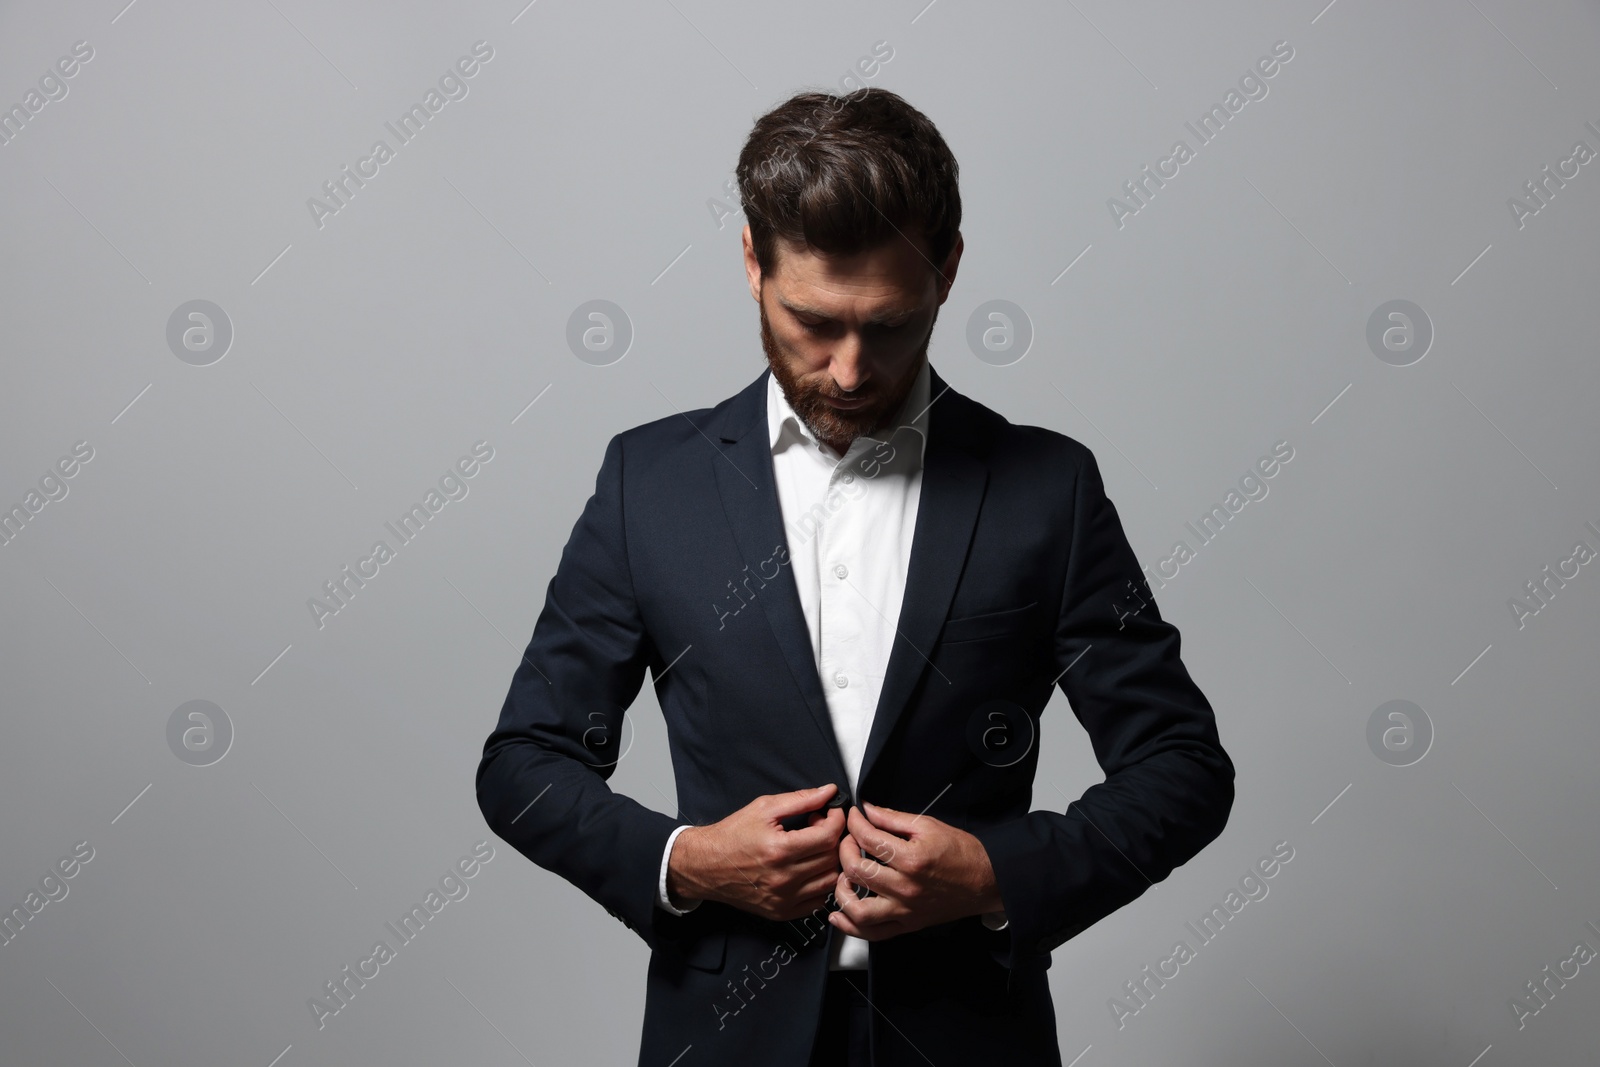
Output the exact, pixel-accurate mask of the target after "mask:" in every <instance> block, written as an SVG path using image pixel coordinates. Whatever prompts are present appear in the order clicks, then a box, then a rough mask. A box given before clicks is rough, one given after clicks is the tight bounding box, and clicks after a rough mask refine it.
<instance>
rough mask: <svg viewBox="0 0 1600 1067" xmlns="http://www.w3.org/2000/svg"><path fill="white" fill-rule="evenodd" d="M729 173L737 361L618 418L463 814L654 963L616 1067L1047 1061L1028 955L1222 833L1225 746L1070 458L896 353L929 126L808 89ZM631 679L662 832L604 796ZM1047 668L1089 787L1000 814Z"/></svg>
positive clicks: (949, 227)
mask: <svg viewBox="0 0 1600 1067" xmlns="http://www.w3.org/2000/svg"><path fill="white" fill-rule="evenodd" d="M738 175H739V183H740V193H741V197H742V199H743V201H744V209H745V214H746V217H747V219H748V225H747V226H746V227H745V231H744V258H745V268H746V273H747V275H748V278H749V283H750V291H751V295H752V296H753V297H754V298H755V300H756V302H757V305H758V308H759V315H760V322H761V341H762V347H763V348H764V349H765V351H766V356H767V362H768V369H767V371H765V372H763V373H762V375H761V376H760V377H759V378H757V379H756V380H755V381H754V382H752V383H751V384H750V385H749V386H747V387H746V388H745V389H743V390H742V391H741V392H739V393H738V394H737V395H735V396H733V397H731V398H729V399H728V400H725V401H723V402H722V403H721V404H718V405H717V406H716V407H714V408H710V409H700V410H697V411H691V412H688V413H686V414H683V415H673V416H670V417H668V418H664V419H661V420H658V421H656V422H651V423H648V424H646V425H643V426H639V427H635V428H633V429H631V430H628V431H626V432H624V433H621V434H618V435H617V436H615V437H613V438H612V439H611V441H610V444H609V445H608V446H607V448H606V453H605V458H604V460H603V462H602V464H601V469H600V474H599V477H598V479H597V481H596V485H595V492H594V495H593V496H592V497H591V498H590V499H589V501H588V504H587V505H586V506H585V508H584V511H583V514H582V516H581V517H580V518H579V520H578V523H577V525H576V527H575V529H574V530H573V534H572V537H571V539H570V540H569V541H568V543H567V546H566V549H565V551H564V552H563V555H562V558H561V563H560V566H559V568H558V570H557V573H556V575H555V577H554V579H552V581H551V583H550V586H549V589H548V592H547V595H546V600H545V606H544V610H543V611H542V612H541V614H540V616H539V619H538V622H537V624H536V625H535V627H534V632H533V638H532V640H531V641H530V642H529V644H528V648H527V651H526V653H525V655H524V656H523V659H522V662H521V664H520V665H519V666H518V668H517V670H516V674H515V675H514V677H513V679H512V683H511V689H510V692H509V694H508V695H507V697H506V701H505V705H504V707H503V708H502V710H501V715H500V721H499V724H498V726H497V727H496V729H495V730H494V732H493V733H491V734H490V735H489V738H488V741H487V743H486V744H485V746H484V754H483V760H482V763H481V764H480V766H479V768H478V776H477V790H478V800H479V804H480V806H481V808H482V810H483V813H484V816H485V818H486V819H487V820H488V822H489V825H490V826H491V827H492V828H493V830H494V831H495V833H497V834H499V835H500V836H501V837H502V838H504V839H505V840H506V841H507V842H508V843H510V844H511V845H512V846H514V847H515V848H517V849H518V850H519V851H521V852H522V853H523V854H524V855H526V856H527V857H528V858H530V859H531V860H533V861H534V862H535V863H537V864H539V865H540V866H541V867H544V868H546V869H549V870H552V871H554V872H556V873H558V874H560V875H561V876H562V877H564V878H566V879H567V880H569V881H571V882H572V883H573V884H574V885H576V886H577V887H578V888H580V889H581V890H583V891H584V892H585V893H587V894H589V895H590V896H591V897H593V898H594V899H595V900H597V901H599V902H600V903H601V904H602V905H604V906H605V907H606V909H607V910H608V911H609V912H610V913H611V914H612V915H614V916H616V917H617V918H618V919H620V920H621V921H622V922H623V923H625V924H626V925H627V926H628V928H629V929H632V930H633V931H634V932H636V933H637V934H639V936H640V937H641V938H643V939H644V940H645V942H646V943H647V944H648V945H649V946H650V948H651V950H652V953H651V960H650V966H649V973H648V982H647V997H646V1003H645V1019H644V1033H643V1040H642V1043H641V1050H640V1055H639V1061H638V1062H639V1063H640V1064H641V1065H642V1067H643V1065H652V1067H655V1065H659V1067H666V1065H668V1064H674V1065H678V1067H691V1065H713V1064H767V1065H783V1067H805V1065H806V1064H809V1063H816V1064H821V1063H829V1064H867V1063H871V1064H875V1065H877V1067H887V1065H899V1064H919V1065H921V1064H927V1063H934V1064H941V1065H943V1064H951V1065H954V1064H980V1063H981V1064H989V1063H997V1064H1007V1065H1034V1064H1040V1065H1043V1064H1051V1065H1059V1064H1060V1062H1061V1059H1060V1053H1059V1051H1058V1049H1057V1043H1056V1033H1055V1012H1054V1008H1053V1006H1052V1003H1051V998H1050V989H1049V982H1048V976H1047V974H1046V971H1047V969H1048V968H1049V967H1050V964H1051V958H1050V952H1051V950H1053V949H1054V948H1056V947H1057V946H1059V945H1061V944H1062V943H1063V942H1065V941H1067V940H1068V939H1070V938H1071V937H1073V936H1075V935H1076V934H1078V933H1080V932H1081V931H1083V930H1084V929H1086V928H1087V927H1088V926H1090V925H1091V924H1093V923H1095V922H1096V921H1098V920H1099V919H1101V918H1103V917H1105V916H1106V915H1108V914H1110V913H1111V912H1113V911H1115V910H1116V909H1117V908H1119V907H1121V906H1122V905H1124V904H1126V903H1128V902H1129V901H1131V900H1133V899H1134V898H1135V897H1137V896H1139V894H1140V893H1142V892H1143V891H1144V890H1145V889H1146V888H1148V887H1149V886H1150V885H1152V884H1153V883H1154V882H1156V881H1159V880H1160V879H1162V878H1165V877H1166V876H1167V875H1168V874H1169V873H1170V872H1171V871H1172V869H1173V868H1175V867H1176V866H1178V865H1179V864H1182V863H1184V862H1186V861H1187V860H1188V859H1189V858H1190V857H1192V856H1193V855H1195V854H1196V853H1197V852H1198V851H1199V850H1200V849H1201V848H1203V847H1204V846H1205V845H1206V844H1207V843H1209V842H1210V841H1211V840H1213V839H1214V838H1215V837H1216V836H1217V835H1218V834H1219V833H1220V832H1221V831H1222V828H1223V826H1224V825H1225V823H1226V821H1227V816H1228V813H1229V810H1230V808H1231V806H1232V802H1233V774H1234V768H1233V764H1232V762H1231V761H1230V760H1229V758H1228V756H1227V754H1226V753H1225V752H1224V751H1223V749H1222V746H1221V744H1220V742H1219V739H1218V735H1217V730H1216V722H1215V717H1214V715H1213V712H1212V709H1211V707H1210V705H1209V704H1208V703H1207V701H1206V699H1205V697H1204V696H1203V695H1202V694H1201V692H1200V691H1199V689H1198V688H1197V687H1196V686H1195V684H1194V682H1193V681H1192V680H1191V679H1190V677H1189V675H1188V672H1187V671H1186V670H1185V668H1184V667H1183V664H1182V662H1181V661H1180V659H1179V656H1178V649H1179V634H1178V632H1177V630H1176V629H1175V628H1174V627H1173V626H1172V625H1171V624H1170V623H1168V622H1166V621H1164V620H1163V619H1162V618H1161V616H1160V614H1159V612H1158V611H1157V609H1156V606H1155V604H1154V602H1153V599H1152V598H1151V595H1150V593H1149V590H1148V587H1147V586H1146V585H1144V583H1143V580H1142V575H1141V571H1140V568H1139V565H1138V563H1137V561H1136V560H1135V558H1134V555H1133V552H1132V550H1131V549H1130V548H1129V546H1128V542H1127V539H1126V537H1125V536H1124V534H1123V531H1122V527H1121V523H1120V521H1119V519H1118V517H1117V512H1116V509H1115V507H1114V506H1113V505H1112V503H1111V502H1110V501H1109V500H1108V499H1107V498H1106V495H1105V491H1104V486H1103V483H1102V480H1101V477H1100V472H1099V468H1098V466H1097V464H1096V462H1095V458H1094V456H1093V455H1092V454H1091V453H1090V452H1089V450H1088V449H1087V448H1085V447H1084V446H1083V445H1081V444H1079V443H1078V442H1077V441H1075V440H1073V439H1071V438H1069V437H1066V436H1063V435H1062V434H1059V433H1055V432H1053V431H1050V430H1045V429H1041V428H1038V427H1030V426H1016V425H1012V424H1011V423H1009V422H1007V421H1006V420H1005V419H1004V418H1002V417H1001V416H1000V415H998V414H996V413H995V412H993V411H990V410H989V409H988V408H986V407H983V406H982V405H980V404H978V403H977V402H975V401H973V400H970V399H968V398H967V397H965V396H963V395H961V394H960V393H957V392H955V391H954V390H953V389H951V388H950V387H949V386H948V385H946V384H945V382H944V381H943V379H942V378H941V377H940V376H939V375H938V374H937V373H936V372H935V371H934V370H933V368H932V366H931V365H930V364H929V363H928V360H927V348H928V342H929V339H930V338H931V336H932V331H933V325H934V321H935V319H936V318H937V313H938V308H939V306H940V305H941V304H943V303H944V301H945V299H946V298H947V297H948V295H949V292H950V287H951V283H952V282H953V281H954V278H955V274H956V268H957V265H958V263H959V261H960V258H961V252H962V248H963V243H962V239H961V235H960V232H959V225H960V218H961V205H960V196H959V193H958V191H957V182H956V178H957V167H956V161H955V159H954V157H953V156H952V155H951V153H950V151H949V149H948V148H947V147H946V145H945V143H944V141H943V139H942V138H941V137H940V136H939V132H938V130H937V129H935V128H934V126H933V124H932V123H931V122H929V121H928V119H927V118H926V117H925V116H924V115H923V114H922V113H921V112H919V111H917V110H916V109H914V108H912V107H911V106H910V105H909V104H907V103H906V102H905V101H904V100H902V99H901V98H900V97H899V96H897V95H895V94H894V93H891V92H888V91H886V90H882V89H866V90H862V91H859V92H857V93H853V94H851V95H849V96H846V97H839V96H830V95H826V94H816V93H806V94H800V95H798V96H796V97H794V98H792V99H790V100H789V101H787V102H786V103H784V104H782V105H781V106H779V107H778V108H776V109H774V110H773V111H772V112H769V113H768V114H767V115H764V116H762V117H761V118H760V119H759V120H757V122H756V125H755V127H754V129H753V130H752V132H751V134H750V137H749V140H748V141H747V143H746V145H745V147H744V150H743V151H742V153H741V155H740V159H739V166H738ZM1131 595H1132V596H1136V597H1137V600H1131V598H1130V597H1131ZM1130 602H1134V603H1138V604H1140V605H1141V606H1140V607H1138V610H1136V611H1135V610H1130V609H1129V608H1128V607H1127V604H1129V603H1130ZM708 605H709V608H710V610H707V607H708ZM646 669H648V670H649V671H650V673H651V676H652V679H653V684H654V685H655V689H656V695H657V698H658V699H659V701H660V704H661V709H662V713H663V715H664V717H665V720H666V727H667V738H668V744H669V746H670V749H671V755H672V761H673V769H674V774H675V777H676V781H677V791H678V803H679V805H680V808H681V818H673V817H670V816H668V815H665V814H662V813H660V812H657V811H654V810H651V809H649V808H646V807H645V806H643V805H641V804H639V803H638V802H636V801H634V800H632V799H631V798H629V797H626V796H623V795H620V794H617V793H615V792H613V791H612V790H611V789H610V788H609V787H608V786H607V785H606V781H607V779H608V778H609V777H610V775H611V773H612V772H613V771H614V770H615V766H616V755H615V752H614V750H615V748H616V741H617V739H618V738H619V737H620V729H621V722H622V717H623V715H624V713H625V711H626V709H627V707H628V706H629V705H630V704H631V703H632V702H633V700H634V698H635V696H636V695H637V693H638V691H639V687H640V685H641V684H642V682H643V677H644V672H645V671H646ZM1057 685H1059V686H1060V687H1061V689H1062V691H1063V692H1064V693H1065V695H1066V696H1067V698H1068V701H1069V702H1070V704H1071V707H1072V710H1073V713H1074V715H1075V716H1076V717H1077V718H1078V721H1079V722H1080V723H1082V725H1083V727H1084V728H1085V730H1087V731H1088V734H1089V737H1090V739H1091V741H1092V742H1093V744H1094V750H1095V755H1096V758H1097V759H1098V760H1099V762H1100V765H1101V767H1102V768H1103V769H1104V770H1105V773H1106V780H1105V781H1104V782H1103V783H1099V784H1096V785H1093V786H1091V787H1090V788H1089V789H1087V790H1086V791H1085V792H1084V793H1083V795H1082V797H1081V799H1079V800H1078V801H1077V802H1076V803H1074V804H1072V805H1069V808H1068V810H1067V811H1065V812H1060V811H1055V810H1049V809H1045V810H1039V811H1031V810H1030V807H1031V798H1032V785H1033V777H1034V771H1035V768H1036V766H1037V763H1038V747H1037V745H1036V744H1035V739H1036V738H1037V736H1038V725H1039V717H1040V714H1041V712H1042V711H1043V709H1044V707H1045V705H1046V703H1047V702H1048V701H1049V699H1050V696H1051V693H1052V691H1053V690H1054V688H1055V686H1057Z"/></svg>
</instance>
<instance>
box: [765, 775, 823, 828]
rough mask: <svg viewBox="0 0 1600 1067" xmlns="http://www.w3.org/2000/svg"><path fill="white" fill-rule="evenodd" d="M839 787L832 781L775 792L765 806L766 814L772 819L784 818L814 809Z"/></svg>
mask: <svg viewBox="0 0 1600 1067" xmlns="http://www.w3.org/2000/svg"><path fill="white" fill-rule="evenodd" d="M838 790H839V787H838V786H836V785H834V784H833V783H832V782H828V783H826V784H825V785H818V786H813V787H811V788H810V789H796V790H795V791H794V792H792V793H776V794H774V795H773V798H772V802H771V804H770V806H769V807H768V808H767V815H768V817H770V818H771V819H773V820H774V821H777V820H778V819H786V818H788V817H789V816H791V815H799V814H801V813H802V812H807V811H815V810H816V809H817V808H819V807H821V806H822V805H824V804H826V803H827V802H828V798H829V797H831V796H832V795H833V794H834V793H836V792H838Z"/></svg>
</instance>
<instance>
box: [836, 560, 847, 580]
mask: <svg viewBox="0 0 1600 1067" xmlns="http://www.w3.org/2000/svg"><path fill="white" fill-rule="evenodd" d="M833 573H834V576H835V577H838V578H843V577H844V576H845V575H847V574H849V573H850V568H849V567H846V566H845V565H844V564H843V563H841V564H839V565H838V566H837V567H835V568H833Z"/></svg>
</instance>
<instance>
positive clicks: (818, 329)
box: [800, 319, 828, 333]
mask: <svg viewBox="0 0 1600 1067" xmlns="http://www.w3.org/2000/svg"><path fill="white" fill-rule="evenodd" d="M800 325H801V326H804V327H805V329H806V332H807V333H822V332H823V331H825V330H826V329H827V328H828V325H827V323H824V322H806V321H805V320H804V319H801V320H800Z"/></svg>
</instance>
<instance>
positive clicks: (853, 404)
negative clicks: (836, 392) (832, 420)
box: [822, 394, 870, 411]
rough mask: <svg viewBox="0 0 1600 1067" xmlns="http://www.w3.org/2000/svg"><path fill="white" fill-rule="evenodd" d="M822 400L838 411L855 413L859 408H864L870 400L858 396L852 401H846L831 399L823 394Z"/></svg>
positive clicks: (838, 398)
mask: <svg viewBox="0 0 1600 1067" xmlns="http://www.w3.org/2000/svg"><path fill="white" fill-rule="evenodd" d="M822 399H823V400H825V401H827V402H828V403H829V404H830V405H831V406H833V407H836V408H838V409H839V410H840V411H856V410H858V409H860V408H863V407H866V405H867V402H868V401H869V399H870V398H869V397H864V396H858V397H855V398H853V399H849V400H846V399H843V398H840V397H832V396H828V395H826V394H824V395H823V397H822Z"/></svg>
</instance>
